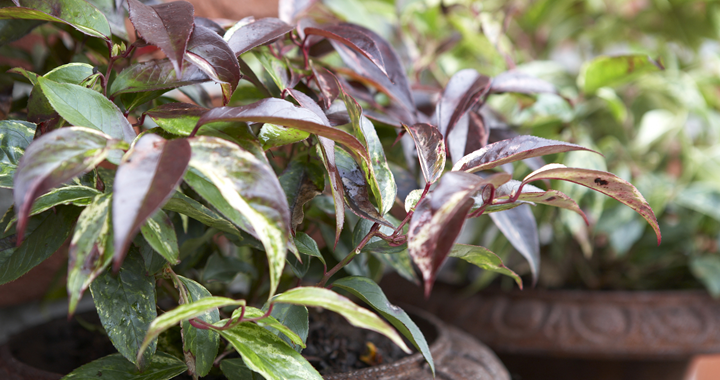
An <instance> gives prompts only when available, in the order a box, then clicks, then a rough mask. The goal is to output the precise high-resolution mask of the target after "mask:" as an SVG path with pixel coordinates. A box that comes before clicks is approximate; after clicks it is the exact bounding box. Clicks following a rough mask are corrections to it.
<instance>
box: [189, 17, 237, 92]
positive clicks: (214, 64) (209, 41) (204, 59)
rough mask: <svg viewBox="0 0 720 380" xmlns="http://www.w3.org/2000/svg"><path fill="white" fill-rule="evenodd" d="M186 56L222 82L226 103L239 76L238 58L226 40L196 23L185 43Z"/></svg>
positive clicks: (214, 78) (217, 80) (235, 86)
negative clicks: (188, 39)
mask: <svg viewBox="0 0 720 380" xmlns="http://www.w3.org/2000/svg"><path fill="white" fill-rule="evenodd" d="M187 58H188V60H189V61H190V62H193V63H195V64H196V66H198V67H199V68H200V69H201V70H202V71H203V72H205V73H206V74H207V75H209V76H210V77H211V78H212V79H213V80H215V81H216V82H220V83H221V84H222V91H223V101H224V102H223V104H227V103H228V102H229V101H230V97H231V96H232V94H233V92H234V91H235V89H236V88H237V85H238V82H240V77H241V76H240V67H239V66H238V60H237V58H236V57H235V54H233V51H232V50H231V49H230V46H228V44H227V42H225V40H224V39H223V38H222V37H220V36H219V35H218V34H217V33H215V32H214V31H212V30H210V29H208V28H205V27H203V26H199V25H196V26H195V29H194V30H193V32H192V35H191V36H190V41H189V42H188V44H187Z"/></svg>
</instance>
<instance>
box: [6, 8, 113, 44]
mask: <svg viewBox="0 0 720 380" xmlns="http://www.w3.org/2000/svg"><path fill="white" fill-rule="evenodd" d="M16 4H19V7H8V8H0V19H16V20H42V21H52V22H60V23H63V24H67V25H70V26H72V27H73V28H75V29H77V30H79V31H80V32H82V33H84V34H87V35H88V36H92V37H99V38H104V39H105V40H110V24H108V22H107V19H106V18H105V15H103V14H102V12H100V11H99V10H98V9H97V8H95V7H93V6H92V5H90V4H89V3H88V2H87V1H84V0H18V1H17V2H16Z"/></svg>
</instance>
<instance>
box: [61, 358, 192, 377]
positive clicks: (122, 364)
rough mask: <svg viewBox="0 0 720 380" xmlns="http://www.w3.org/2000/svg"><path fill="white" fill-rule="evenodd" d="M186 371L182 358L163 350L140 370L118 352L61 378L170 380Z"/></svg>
mask: <svg viewBox="0 0 720 380" xmlns="http://www.w3.org/2000/svg"><path fill="white" fill-rule="evenodd" d="M185 371H187V366H185V363H183V362H182V360H180V359H178V358H176V357H174V356H172V355H168V354H166V353H164V352H158V353H157V354H155V355H154V356H153V357H152V358H150V360H149V361H148V363H146V364H145V367H144V368H143V370H142V371H140V370H138V369H137V368H135V366H134V365H133V364H132V363H131V362H129V361H127V360H126V359H125V358H124V357H123V356H122V355H120V354H112V355H108V356H105V357H103V358H100V359H98V360H95V361H92V362H90V363H88V364H85V365H84V366H82V367H80V368H77V369H75V370H74V371H72V372H71V373H69V374H68V375H66V376H65V377H63V378H62V380H84V379H92V378H100V376H102V379H107V380H170V379H174V378H175V377H176V376H178V375H180V374H182V373H183V372H185Z"/></svg>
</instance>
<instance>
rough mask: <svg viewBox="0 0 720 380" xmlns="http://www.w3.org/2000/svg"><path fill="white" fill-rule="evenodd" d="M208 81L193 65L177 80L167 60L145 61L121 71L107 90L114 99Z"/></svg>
mask: <svg viewBox="0 0 720 380" xmlns="http://www.w3.org/2000/svg"><path fill="white" fill-rule="evenodd" d="M209 80H210V77H208V76H207V75H206V74H205V73H204V72H202V70H200V69H199V68H198V67H197V66H195V65H187V66H185V67H184V68H183V71H182V75H181V76H180V78H177V76H176V75H175V69H174V68H173V65H172V63H171V62H170V61H169V60H167V59H163V60H155V61H147V62H140V63H134V64H132V65H130V66H128V67H126V68H125V69H124V70H123V71H121V72H120V74H118V76H117V78H115V80H114V81H113V82H112V85H111V86H110V88H109V89H108V94H110V96H112V97H115V96H118V95H121V94H127V93H134V92H150V91H158V90H170V89H173V88H177V87H182V86H188V85H191V84H197V83H203V82H207V81H209ZM158 96H159V95H158ZM150 99H152V98H147V100H150Z"/></svg>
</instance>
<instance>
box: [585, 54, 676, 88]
mask: <svg viewBox="0 0 720 380" xmlns="http://www.w3.org/2000/svg"><path fill="white" fill-rule="evenodd" d="M664 69H665V68H664V67H663V66H662V64H660V63H659V62H657V61H655V60H653V59H651V58H650V57H648V56H647V55H644V54H631V55H621V56H615V57H609V56H600V57H597V58H595V59H593V60H592V61H589V62H585V64H584V65H583V67H582V68H581V69H580V75H578V80H577V81H578V86H579V87H580V88H581V89H582V91H583V92H584V93H586V94H592V93H594V92H595V91H597V90H598V89H599V88H601V87H606V86H615V85H618V84H622V83H625V82H628V81H630V80H632V79H634V78H636V77H638V76H640V75H642V74H645V73H650V72H654V71H660V70H664Z"/></svg>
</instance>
